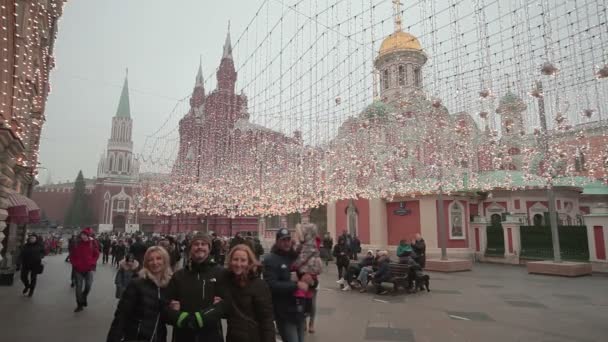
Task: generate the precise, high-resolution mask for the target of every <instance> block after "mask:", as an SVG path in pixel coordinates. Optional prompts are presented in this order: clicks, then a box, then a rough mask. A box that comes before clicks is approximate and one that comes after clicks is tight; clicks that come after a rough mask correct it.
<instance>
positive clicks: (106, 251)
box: [99, 235, 112, 264]
mask: <svg viewBox="0 0 608 342" xmlns="http://www.w3.org/2000/svg"><path fill="white" fill-rule="evenodd" d="M99 242H100V243H101V252H102V253H103V257H102V258H101V263H103V264H107V263H108V261H109V259H110V249H111V247H112V241H111V240H110V237H109V236H107V235H105V236H104V237H103V238H101V239H100V240H99Z"/></svg>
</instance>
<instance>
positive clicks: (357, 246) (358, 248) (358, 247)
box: [352, 238, 361, 253]
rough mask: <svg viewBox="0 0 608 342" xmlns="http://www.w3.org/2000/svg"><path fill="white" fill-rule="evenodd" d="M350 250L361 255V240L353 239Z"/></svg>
mask: <svg viewBox="0 0 608 342" xmlns="http://www.w3.org/2000/svg"><path fill="white" fill-rule="evenodd" d="M352 249H353V252H354V253H361V240H359V239H358V238H354V239H353V243H352Z"/></svg>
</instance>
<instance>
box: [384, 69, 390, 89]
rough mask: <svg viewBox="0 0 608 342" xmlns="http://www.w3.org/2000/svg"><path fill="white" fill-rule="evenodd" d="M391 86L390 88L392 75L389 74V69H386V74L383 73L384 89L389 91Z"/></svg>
mask: <svg viewBox="0 0 608 342" xmlns="http://www.w3.org/2000/svg"><path fill="white" fill-rule="evenodd" d="M389 86H390V74H389V72H388V69H384V72H383V73H382V88H384V89H388V87H389Z"/></svg>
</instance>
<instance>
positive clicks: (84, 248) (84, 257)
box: [70, 239, 99, 273]
mask: <svg viewBox="0 0 608 342" xmlns="http://www.w3.org/2000/svg"><path fill="white" fill-rule="evenodd" d="M98 258H99V247H98V244H97V241H95V240H93V239H89V241H82V240H81V241H78V244H76V246H74V250H73V251H72V254H71V255H70V261H71V262H72V266H74V271H76V272H79V273H86V272H90V271H93V270H95V267H96V266H97V259H98Z"/></svg>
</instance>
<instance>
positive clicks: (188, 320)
mask: <svg viewBox="0 0 608 342" xmlns="http://www.w3.org/2000/svg"><path fill="white" fill-rule="evenodd" d="M177 327H178V328H187V329H191V330H197V329H201V328H202V327H203V317H202V316H201V313H200V312H198V311H197V312H195V313H194V314H190V313H188V312H181V313H180V314H179V316H178V318H177Z"/></svg>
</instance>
